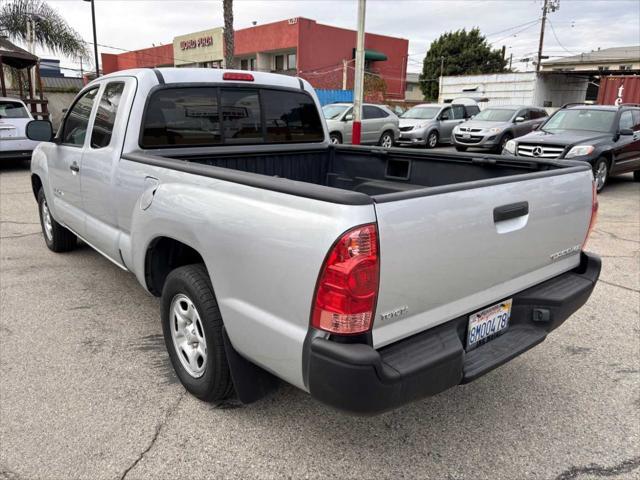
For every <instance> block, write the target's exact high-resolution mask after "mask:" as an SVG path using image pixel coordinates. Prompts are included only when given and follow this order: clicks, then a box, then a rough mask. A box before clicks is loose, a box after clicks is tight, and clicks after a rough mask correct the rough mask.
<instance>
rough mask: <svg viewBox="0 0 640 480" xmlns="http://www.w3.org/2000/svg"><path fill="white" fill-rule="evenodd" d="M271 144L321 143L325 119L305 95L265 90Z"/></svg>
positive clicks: (266, 115)
mask: <svg viewBox="0 0 640 480" xmlns="http://www.w3.org/2000/svg"><path fill="white" fill-rule="evenodd" d="M261 95H262V105H263V108H264V119H265V123H266V127H267V139H266V141H267V142H268V143H281V142H313V141H316V142H321V141H323V140H324V131H323V129H322V120H320V116H319V115H318V109H317V108H316V105H315V103H313V100H311V97H309V96H308V95H305V94H303V93H291V92H281V91H277V90H262V92H261Z"/></svg>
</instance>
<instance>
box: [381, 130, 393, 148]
mask: <svg viewBox="0 0 640 480" xmlns="http://www.w3.org/2000/svg"><path fill="white" fill-rule="evenodd" d="M378 145H380V146H381V147H384V148H391V147H393V133H392V132H384V133H383V134H382V136H381V137H380V141H379V142H378Z"/></svg>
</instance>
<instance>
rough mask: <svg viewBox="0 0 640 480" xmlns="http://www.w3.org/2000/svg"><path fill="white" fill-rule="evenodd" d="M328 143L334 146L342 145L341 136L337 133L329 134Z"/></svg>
mask: <svg viewBox="0 0 640 480" xmlns="http://www.w3.org/2000/svg"><path fill="white" fill-rule="evenodd" d="M329 141H330V142H331V143H333V144H334V145H338V144H339V143H342V135H340V134H339V133H337V132H333V133H331V134H329Z"/></svg>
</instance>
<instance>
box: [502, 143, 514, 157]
mask: <svg viewBox="0 0 640 480" xmlns="http://www.w3.org/2000/svg"><path fill="white" fill-rule="evenodd" d="M504 149H505V150H506V151H507V152H509V153H511V154H514V155H515V153H516V141H515V140H509V141H508V142H507V143H506V144H505V146H504Z"/></svg>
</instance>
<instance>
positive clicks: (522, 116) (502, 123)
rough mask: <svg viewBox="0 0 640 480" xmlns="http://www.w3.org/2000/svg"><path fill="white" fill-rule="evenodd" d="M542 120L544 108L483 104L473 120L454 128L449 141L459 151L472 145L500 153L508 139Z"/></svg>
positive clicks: (526, 131)
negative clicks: (481, 109) (489, 105)
mask: <svg viewBox="0 0 640 480" xmlns="http://www.w3.org/2000/svg"><path fill="white" fill-rule="evenodd" d="M546 119H547V112H546V111H545V109H544V108H537V107H527V106H524V105H514V106H500V107H487V108H485V109H484V110H483V111H481V112H480V113H478V114H477V115H476V116H475V117H473V119H471V120H469V121H468V122H464V123H462V124H460V125H458V126H456V128H454V130H453V138H452V143H453V145H454V146H455V147H456V150H458V151H459V152H464V151H465V150H466V149H467V148H469V147H473V148H488V149H490V150H493V151H494V152H496V153H500V152H502V149H503V148H504V146H505V145H506V143H507V142H508V141H509V140H511V139H512V138H516V137H520V136H522V135H526V134H527V133H529V132H531V131H532V130H535V129H536V128H538V127H539V126H540V125H542V123H543V122H544V121H545V120H546Z"/></svg>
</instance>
